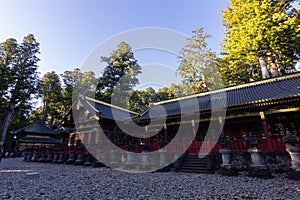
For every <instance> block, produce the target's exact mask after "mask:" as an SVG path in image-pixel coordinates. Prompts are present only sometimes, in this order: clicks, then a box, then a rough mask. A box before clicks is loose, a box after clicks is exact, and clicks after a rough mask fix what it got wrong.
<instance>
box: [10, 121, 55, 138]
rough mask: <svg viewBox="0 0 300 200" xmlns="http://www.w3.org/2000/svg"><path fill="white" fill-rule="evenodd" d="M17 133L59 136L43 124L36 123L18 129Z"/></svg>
mask: <svg viewBox="0 0 300 200" xmlns="http://www.w3.org/2000/svg"><path fill="white" fill-rule="evenodd" d="M15 133H35V134H45V135H57V134H58V133H57V132H56V131H54V130H53V129H51V128H49V127H47V126H45V125H44V124H41V123H39V122H34V123H32V124H30V125H28V126H25V127H23V128H20V129H18V130H17V131H15Z"/></svg>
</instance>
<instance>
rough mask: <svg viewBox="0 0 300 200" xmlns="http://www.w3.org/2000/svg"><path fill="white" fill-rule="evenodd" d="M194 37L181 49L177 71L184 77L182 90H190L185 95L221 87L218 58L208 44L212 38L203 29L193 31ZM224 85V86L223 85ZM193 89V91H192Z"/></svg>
mask: <svg viewBox="0 0 300 200" xmlns="http://www.w3.org/2000/svg"><path fill="white" fill-rule="evenodd" d="M193 34H194V35H193V36H192V37H191V38H188V43H187V44H186V45H185V46H184V47H183V48H182V49H181V51H180V53H179V56H178V62H179V67H178V69H177V71H178V72H179V74H180V75H181V76H182V77H183V79H184V80H183V85H184V84H186V85H187V86H188V87H184V86H183V85H181V86H180V85H179V86H180V88H182V89H183V88H187V89H188V88H190V89H188V90H187V91H183V93H185V94H191V93H199V92H204V91H207V90H210V89H216V88H218V87H220V86H219V85H218V83H219V81H218V80H217V78H218V77H217V75H218V67H217V64H218V60H219V59H218V58H217V57H216V55H215V53H214V52H212V51H211V50H210V49H209V48H208V45H207V43H206V40H207V39H208V38H210V37H211V36H210V35H208V34H206V33H205V32H204V30H203V28H199V29H197V30H195V31H193ZM221 85H222V84H221ZM191 89H192V90H191Z"/></svg>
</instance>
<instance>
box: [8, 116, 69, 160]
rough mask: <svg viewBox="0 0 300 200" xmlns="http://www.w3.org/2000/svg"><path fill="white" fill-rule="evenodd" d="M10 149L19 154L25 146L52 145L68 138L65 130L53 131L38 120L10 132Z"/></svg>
mask: <svg viewBox="0 0 300 200" xmlns="http://www.w3.org/2000/svg"><path fill="white" fill-rule="evenodd" d="M12 136H13V138H14V140H13V144H12V149H13V151H14V154H15V155H19V154H20V153H21V152H23V150H24V149H25V148H27V147H37V146H45V147H49V146H54V145H56V144H60V143H61V142H62V141H64V140H67V139H68V134H67V132H65V131H55V130H53V129H51V128H49V127H47V126H46V125H44V124H41V123H40V122H34V123H32V124H30V125H28V126H26V127H23V128H21V129H18V130H16V131H15V132H13V133H12Z"/></svg>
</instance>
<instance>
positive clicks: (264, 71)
mask: <svg viewBox="0 0 300 200" xmlns="http://www.w3.org/2000/svg"><path fill="white" fill-rule="evenodd" d="M259 64H260V69H261V74H262V78H263V79H266V78H270V74H269V72H268V68H267V63H266V60H265V56H261V57H259Z"/></svg>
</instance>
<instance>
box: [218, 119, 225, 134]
mask: <svg viewBox="0 0 300 200" xmlns="http://www.w3.org/2000/svg"><path fill="white" fill-rule="evenodd" d="M222 123H223V120H222V117H219V125H220V127H219V128H220V133H221V135H223V136H225V133H224V124H223V126H222Z"/></svg>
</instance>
